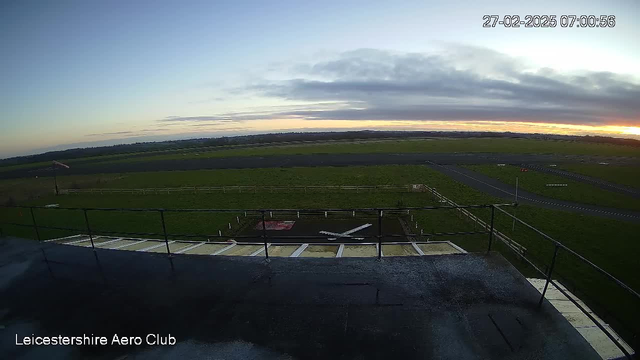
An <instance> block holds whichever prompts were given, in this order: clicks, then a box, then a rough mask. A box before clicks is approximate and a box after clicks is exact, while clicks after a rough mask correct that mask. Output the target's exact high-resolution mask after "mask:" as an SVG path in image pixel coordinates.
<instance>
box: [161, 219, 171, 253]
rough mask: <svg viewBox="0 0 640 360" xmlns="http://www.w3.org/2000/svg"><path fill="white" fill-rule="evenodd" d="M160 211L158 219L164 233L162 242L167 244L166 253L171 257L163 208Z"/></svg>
mask: <svg viewBox="0 0 640 360" xmlns="http://www.w3.org/2000/svg"><path fill="white" fill-rule="evenodd" d="M158 211H160V220H162V232H163V233H164V244H165V245H166V246H167V254H168V255H169V257H171V250H169V237H168V236H167V226H166V225H165V223H164V210H158Z"/></svg>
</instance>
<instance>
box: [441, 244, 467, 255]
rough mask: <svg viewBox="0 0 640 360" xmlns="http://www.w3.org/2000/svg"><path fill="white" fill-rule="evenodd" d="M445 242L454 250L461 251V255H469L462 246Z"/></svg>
mask: <svg viewBox="0 0 640 360" xmlns="http://www.w3.org/2000/svg"><path fill="white" fill-rule="evenodd" d="M445 242H446V243H447V244H449V245H451V246H452V247H453V248H455V249H457V250H458V251H460V252H461V253H463V254H466V253H467V251H466V250H465V249H463V248H461V247H460V246H458V245H456V244H454V243H452V242H451V241H445Z"/></svg>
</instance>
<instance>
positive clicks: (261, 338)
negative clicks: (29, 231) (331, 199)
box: [0, 238, 599, 359]
mask: <svg viewBox="0 0 640 360" xmlns="http://www.w3.org/2000/svg"><path fill="white" fill-rule="evenodd" d="M45 257H46V261H45ZM539 296H540V294H539V293H538V292H537V290H536V289H535V288H534V287H533V286H532V285H530V284H529V282H528V281H527V280H526V279H525V278H524V277H523V276H522V275H521V274H520V273H519V272H518V271H517V270H516V269H515V268H513V267H512V266H511V265H510V264H509V263H508V262H507V261H506V260H505V259H504V258H503V257H501V256H500V255H499V254H497V253H491V254H488V255H487V254H459V255H441V256H419V257H418V256H416V257H389V258H383V259H382V260H377V259H375V258H328V259H316V258H274V259H272V260H271V261H270V262H269V263H267V262H265V260H264V258H261V257H228V256H227V257H225V256H220V257H215V256H196V255H175V256H174V257H173V258H172V259H171V260H169V259H168V258H167V256H166V255H165V254H155V253H142V252H131V251H118V250H109V249H98V250H97V251H96V252H95V253H94V252H93V251H92V250H91V249H90V248H84V247H77V246H65V245H59V244H54V243H45V244H42V243H37V242H35V241H30V240H24V239H15V238H3V239H0V353H1V354H3V357H5V358H15V359H18V358H20V359H37V358H42V357H46V358H48V359H55V358H65V359H83V358H104V359H113V358H118V357H120V356H124V355H129V356H130V357H135V358H136V359H138V358H139V359H164V358H166V359H169V358H211V359H222V358H224V359H258V358H267V359H298V358H300V359H354V358H355V359H378V358H379V359H387V358H394V359H413V358H420V359H598V358H599V356H598V355H597V353H596V352H595V351H594V350H593V349H592V348H591V347H590V346H589V345H588V343H587V342H586V341H585V340H584V339H583V338H582V336H580V334H579V333H578V332H577V331H576V330H575V329H574V328H573V327H572V326H571V325H570V324H569V322H567V321H566V320H565V319H564V317H563V316H562V315H560V313H558V311H557V310H556V309H555V308H554V307H553V306H552V305H551V304H549V303H548V302H546V301H545V303H544V305H543V307H542V308H541V309H537V308H536V304H537V301H538V299H539ZM116 333H117V334H118V335H126V336H145V335H146V334H148V333H154V334H161V335H163V336H164V335H167V334H171V335H172V336H174V337H175V338H176V339H177V344H176V345H175V346H166V347H160V346H158V347H152V346H137V347H136V346H130V347H115V346H106V347H69V346H65V347H63V346H56V347H26V346H16V345H15V336H16V334H17V335H18V336H19V337H22V336H28V335H31V334H35V335H36V336H44V335H47V336H56V335H59V334H61V335H70V336H80V335H82V334H94V335H102V336H107V337H109V338H111V337H112V336H113V334H116Z"/></svg>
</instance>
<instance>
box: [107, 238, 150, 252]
mask: <svg viewBox="0 0 640 360" xmlns="http://www.w3.org/2000/svg"><path fill="white" fill-rule="evenodd" d="M143 242H147V240H142V241H137V242H134V243H131V244H124V245H120V246H116V247H114V248H111V250H117V249H121V248H125V247H127V246H132V245H137V244H142V243H143Z"/></svg>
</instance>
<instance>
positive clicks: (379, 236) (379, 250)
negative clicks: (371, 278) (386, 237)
mask: <svg viewBox="0 0 640 360" xmlns="http://www.w3.org/2000/svg"><path fill="white" fill-rule="evenodd" d="M380 259H382V210H378V260H380Z"/></svg>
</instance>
